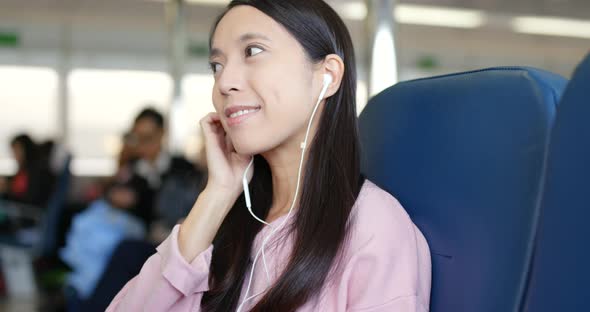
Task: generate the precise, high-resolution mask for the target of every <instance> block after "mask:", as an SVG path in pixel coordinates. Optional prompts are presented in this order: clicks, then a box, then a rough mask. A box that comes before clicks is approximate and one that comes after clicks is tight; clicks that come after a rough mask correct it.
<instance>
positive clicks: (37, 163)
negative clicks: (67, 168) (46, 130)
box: [0, 134, 54, 207]
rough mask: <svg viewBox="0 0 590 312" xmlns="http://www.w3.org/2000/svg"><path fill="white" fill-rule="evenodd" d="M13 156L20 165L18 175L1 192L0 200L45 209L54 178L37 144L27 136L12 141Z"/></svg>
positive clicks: (20, 136) (22, 135)
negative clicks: (43, 160) (44, 162)
mask: <svg viewBox="0 0 590 312" xmlns="http://www.w3.org/2000/svg"><path fill="white" fill-rule="evenodd" d="M10 147H11V149H12V154H13V156H14V159H15V161H16V163H17V165H18V170H17V172H16V174H15V175H14V176H13V177H12V178H10V180H9V181H8V183H6V186H5V187H2V188H4V190H0V198H3V199H5V200H10V201H14V202H19V203H23V204H29V205H35V206H38V207H43V206H45V204H46V203H47V200H48V199H49V196H50V194H51V191H52V190H53V180H54V176H53V174H52V173H51V171H50V170H49V168H48V166H46V165H44V164H43V163H42V157H41V154H40V150H39V147H38V146H37V144H36V143H35V142H34V141H33V140H32V139H31V137H29V136H28V135H26V134H20V135H17V136H15V137H14V138H13V139H12V140H11V141H10Z"/></svg>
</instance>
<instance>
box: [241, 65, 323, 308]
mask: <svg viewBox="0 0 590 312" xmlns="http://www.w3.org/2000/svg"><path fill="white" fill-rule="evenodd" d="M331 83H332V76H331V75H329V74H324V85H323V87H322V91H321V92H320V95H319V96H318V101H317V103H316V105H315V107H314V109H313V112H312V113H311V118H310V119H309V123H308V124H307V132H306V133H305V141H304V142H301V159H300V161H299V174H298V175H297V187H296V188H295V195H294V196H293V202H292V203H291V208H290V209H289V213H287V217H286V218H285V219H284V220H283V222H282V223H281V224H280V225H279V226H278V227H273V228H272V229H271V232H270V233H269V234H268V235H267V236H266V237H264V239H263V241H262V247H261V248H260V249H259V250H258V252H257V253H256V256H255V257H254V262H253V263H252V268H251V269H250V278H249V279H248V287H247V288H246V294H245V295H244V300H243V301H242V303H241V304H240V305H239V306H238V312H241V311H242V308H243V307H244V304H246V302H248V301H249V300H252V299H254V298H256V297H257V296H259V295H261V294H263V293H264V291H266V290H263V291H261V292H259V293H257V294H254V295H252V296H248V295H249V294H250V287H251V286H252V278H253V276H254V269H255V268H256V262H258V257H259V256H260V255H262V261H263V263H264V269H265V272H266V279H267V282H268V286H270V273H269V270H268V265H267V263H266V255H265V252H264V249H265V247H266V243H267V242H268V241H269V239H270V238H271V237H272V236H273V235H274V234H275V233H276V232H277V231H278V229H280V228H282V227H283V226H284V225H285V223H286V222H287V220H288V219H289V217H290V216H291V212H292V211H293V207H294V206H295V199H296V198H297V195H298V194H299V184H300V180H301V170H302V168H303V158H304V157H303V156H304V153H305V148H306V147H307V138H308V136H309V131H310V128H311V122H312V120H313V117H314V116H315V113H316V111H317V109H318V106H319V104H320V102H321V101H322V100H323V99H324V95H325V94H326V91H327V90H328V87H329V86H330V84H331ZM253 163H254V156H252V159H251V160H250V164H248V167H247V168H246V170H245V171H244V176H243V178H242V182H243V186H244V195H245V197H246V207H248V211H249V212H250V214H251V215H252V216H253V217H254V219H256V220H258V221H259V222H260V223H263V224H265V225H270V224H269V223H267V222H266V221H264V220H262V219H260V218H259V217H258V216H256V215H255V214H254V212H253V211H252V203H251V202H250V190H249V189H248V180H247V178H246V173H247V172H248V170H249V169H250V167H251V166H252V164H253Z"/></svg>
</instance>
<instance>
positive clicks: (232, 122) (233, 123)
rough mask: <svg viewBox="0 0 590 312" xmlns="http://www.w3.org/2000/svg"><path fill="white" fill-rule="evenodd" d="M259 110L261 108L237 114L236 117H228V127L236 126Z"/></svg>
mask: <svg viewBox="0 0 590 312" xmlns="http://www.w3.org/2000/svg"><path fill="white" fill-rule="evenodd" d="M260 110H261V108H259V109H257V110H255V111H251V112H248V113H246V114H243V115H240V116H237V117H228V119H227V125H228V126H230V127H233V126H237V125H239V124H241V123H242V122H244V120H246V119H248V118H250V117H252V116H254V115H255V114H258V112H260Z"/></svg>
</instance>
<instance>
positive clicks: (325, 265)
mask: <svg viewBox="0 0 590 312" xmlns="http://www.w3.org/2000/svg"><path fill="white" fill-rule="evenodd" d="M241 5H248V6H252V7H254V8H256V9H258V10H259V11H261V12H263V13H264V14H266V15H268V16H269V17H271V18H272V19H274V20H275V21H276V22H278V23H279V24H280V25H282V26H283V27H284V28H285V29H286V30H287V31H288V32H289V33H290V34H291V35H292V36H293V37H294V38H295V39H296V40H297V41H298V42H299V44H300V45H301V46H302V47H303V49H304V51H305V53H306V56H307V59H308V60H309V61H310V62H311V63H314V64H317V63H319V62H321V61H323V60H324V59H325V57H326V56H327V55H329V54H337V55H338V56H340V57H341V58H342V60H343V62H344V67H345V71H344V75H343V78H342V82H341V85H340V88H339V90H338V91H337V92H336V93H335V94H334V95H333V96H331V97H329V98H328V99H327V100H326V104H325V107H324V110H323V112H322V114H321V116H320V122H319V126H318V130H317V133H316V135H315V137H314V138H313V142H312V143H311V145H310V147H309V150H308V151H307V152H308V153H309V156H308V159H307V161H306V163H305V173H304V179H303V183H302V185H301V189H302V191H301V198H300V202H299V203H300V204H299V205H300V207H298V209H297V210H296V212H295V214H294V218H295V220H294V221H293V223H292V224H291V226H290V227H289V228H288V233H289V234H293V238H294V240H293V241H294V245H293V250H292V252H291V257H290V259H289V261H288V263H287V265H286V267H285V269H284V271H283V272H282V274H281V275H280V276H279V277H278V279H277V281H276V282H275V283H274V284H273V285H272V287H271V288H270V290H269V291H268V292H267V293H266V294H265V295H264V296H263V297H262V298H261V299H260V300H259V301H258V303H257V304H256V306H255V307H254V308H253V309H252V310H251V311H269V312H270V311H281V312H290V311H295V310H296V309H298V308H299V307H301V306H302V305H304V304H305V303H306V302H307V301H309V300H310V299H312V298H314V296H315V295H317V294H319V293H320V291H321V289H322V287H323V286H324V284H325V283H326V282H327V281H328V280H329V277H330V272H331V269H332V268H333V267H334V266H335V265H337V264H338V262H339V260H340V259H341V255H342V251H343V248H344V246H345V245H346V241H347V239H348V233H349V226H350V223H349V215H350V212H351V209H352V207H353V205H354V203H355V201H356V198H357V197H358V194H359V192H360V188H361V186H362V182H363V177H362V176H361V175H360V144H359V139H358V125H357V114H356V101H355V97H356V65H355V56H354V50H353V46H352V40H351V38H350V34H349V33H348V30H347V29H346V26H345V25H344V23H343V21H342V19H341V18H340V17H339V16H338V15H337V14H336V12H335V11H334V10H333V9H332V8H331V7H330V6H329V5H327V4H326V3H325V2H324V1H321V0H281V1H277V0H234V1H232V2H231V3H230V4H229V5H228V7H227V8H226V10H225V11H224V12H223V13H222V14H221V15H220V16H219V17H218V19H217V20H216V22H215V24H214V26H213V29H212V31H211V36H210V39H209V48H211V40H212V38H213V34H214V32H215V29H216V27H217V25H218V23H219V21H220V20H221V19H222V18H223V16H225V14H226V13H227V12H228V11H229V10H231V9H232V8H234V7H236V6H241ZM254 166H255V168H256V169H255V171H254V172H255V173H254V177H253V178H252V181H251V182H250V191H251V194H252V207H253V211H254V212H255V213H256V215H258V216H267V215H268V212H269V210H270V208H271V204H272V197H273V189H272V175H271V170H270V167H269V165H268V163H267V162H266V160H265V159H264V158H263V157H262V156H260V155H256V156H255V157H254ZM245 206H246V204H245V199H244V195H243V194H242V195H241V196H240V197H239V198H238V199H237V201H236V202H235V204H234V206H233V207H232V209H231V211H230V212H229V213H228V215H227V216H226V218H225V220H224V222H223V223H222V225H221V227H220V228H219V231H218V233H217V235H216V238H215V240H214V246H215V248H214V249H213V257H212V259H211V268H210V275H209V286H210V287H209V288H210V289H209V291H207V292H206V293H205V294H204V296H203V299H202V301H201V307H202V308H203V310H204V311H234V310H235V309H237V306H238V305H239V302H238V301H239V299H240V294H241V291H242V285H243V283H244V281H245V280H246V276H247V275H248V274H247V273H248V268H249V265H251V261H250V255H251V249H252V245H253V241H254V239H255V237H256V234H257V233H258V232H259V231H260V229H261V224H260V223H259V222H257V221H256V220H254V219H253V218H252V217H251V216H250V215H249V214H248V211H247V209H245ZM326 225H329V226H326Z"/></svg>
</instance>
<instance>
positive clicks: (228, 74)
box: [217, 63, 245, 95]
mask: <svg viewBox="0 0 590 312" xmlns="http://www.w3.org/2000/svg"><path fill="white" fill-rule="evenodd" d="M244 76H245V75H244V70H243V69H242V68H241V66H240V65H238V64H229V63H228V64H226V66H225V67H224V68H223V70H222V71H221V73H220V75H219V77H218V78H217V84H218V86H219V91H220V92H221V94H223V95H230V94H231V93H232V92H236V91H240V90H242V89H243V84H244V81H245V78H244Z"/></svg>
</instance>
